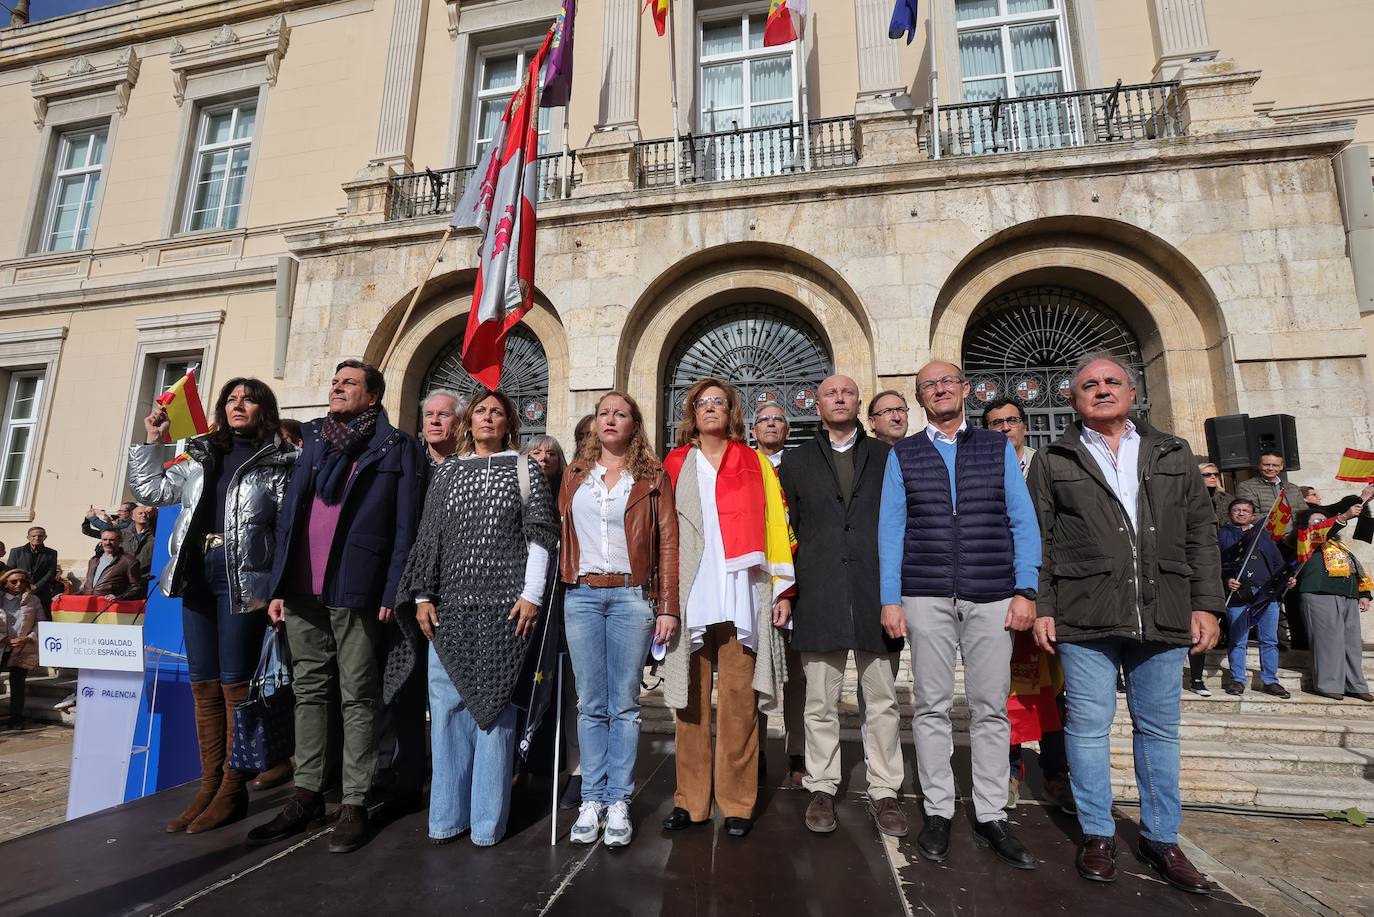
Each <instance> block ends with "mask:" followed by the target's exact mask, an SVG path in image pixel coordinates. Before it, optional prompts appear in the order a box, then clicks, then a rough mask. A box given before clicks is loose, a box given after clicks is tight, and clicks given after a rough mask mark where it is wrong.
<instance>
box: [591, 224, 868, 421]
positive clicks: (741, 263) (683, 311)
mask: <svg viewBox="0 0 1374 917" xmlns="http://www.w3.org/2000/svg"><path fill="white" fill-rule="evenodd" d="M743 302H759V303H765V304H768V305H772V306H776V307H779V308H781V309H784V310H786V311H788V312H790V313H792V314H793V315H794V316H796V317H798V318H800V319H801V320H802V321H803V322H805V323H806V324H808V325H810V326H811V327H812V328H813V329H814V330H815V331H816V332H817V333H818V334H819V335H820V337H821V339H822V340H823V341H824V342H825V344H826V346H827V347H828V348H829V350H830V353H831V356H832V357H833V359H834V361H835V371H836V372H838V373H844V374H845V375H848V376H852V377H853V378H854V379H855V380H856V381H857V382H858V383H859V386H860V388H861V389H862V390H863V391H864V392H865V393H872V392H873V391H875V390H876V384H877V374H876V370H875V363H874V356H873V342H872V335H871V333H870V330H869V323H868V319H867V316H866V314H865V313H864V311H863V309H862V307H861V306H860V304H859V299H858V296H857V295H856V294H855V293H854V291H853V289H852V288H851V287H850V286H849V285H848V284H847V283H846V282H845V281H844V280H843V279H842V278H841V277H840V276H839V275H838V273H836V272H835V271H834V270H832V269H831V268H830V267H829V266H828V265H826V264H824V263H823V262H821V261H819V260H818V259H816V258H814V257H812V256H810V255H807V254H806V253H804V252H801V251H798V250H796V249H793V248H790V247H788V246H782V245H774V244H769V243H744V244H734V245H728V246H719V247H717V248H713V249H708V250H707V251H703V252H698V253H697V254H695V255H693V256H691V257H689V258H686V259H684V260H683V261H681V262H679V263H678V264H676V265H674V266H673V267H672V268H670V269H669V270H667V271H665V272H664V273H663V274H661V275H660V276H659V277H658V278H656V279H655V280H654V281H653V282H652V283H650V284H649V286H648V287H647V288H646V289H645V291H644V293H643V294H642V295H641V296H640V298H639V300H638V301H637V302H636V303H635V305H634V307H633V308H632V309H631V310H630V315H629V317H628V318H627V320H626V322H625V325H624V329H623V331H622V334H621V338H620V347H619V352H618V355H617V360H616V368H617V373H616V378H617V384H618V385H619V386H620V387H622V388H624V389H625V390H626V391H628V392H630V393H632V394H634V395H635V397H636V399H637V400H638V401H639V402H640V407H641V409H642V410H643V413H644V423H645V427H646V429H648V430H651V431H655V436H654V439H655V441H656V442H657V441H658V440H661V439H662V436H661V434H660V433H659V431H660V430H661V427H662V420H663V418H662V417H661V416H660V414H661V412H662V405H661V403H660V402H661V398H660V395H661V394H662V392H663V390H664V372H665V369H666V367H667V362H668V358H669V355H670V353H671V352H672V350H673V348H674V346H675V345H676V344H677V342H678V340H679V339H680V338H681V336H682V335H683V334H684V333H685V332H686V331H687V330H688V329H689V328H691V327H692V325H693V324H695V323H696V321H697V320H698V319H700V318H701V317H702V316H704V315H706V314H707V313H708V312H710V311H712V310H713V309H716V308H719V307H721V306H726V305H734V304H736V303H743ZM658 445H660V446H663V445H666V443H662V442H658Z"/></svg>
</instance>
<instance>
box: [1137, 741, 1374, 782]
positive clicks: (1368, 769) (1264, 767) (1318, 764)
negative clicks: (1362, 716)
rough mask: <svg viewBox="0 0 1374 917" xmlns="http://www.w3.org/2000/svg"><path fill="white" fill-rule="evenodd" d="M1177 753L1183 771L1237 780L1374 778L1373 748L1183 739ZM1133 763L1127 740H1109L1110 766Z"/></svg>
mask: <svg viewBox="0 0 1374 917" xmlns="http://www.w3.org/2000/svg"><path fill="white" fill-rule="evenodd" d="M1181 751H1182V757H1181V767H1182V770H1184V771H1194V772H1197V771H1202V772H1206V773H1228V774H1231V775H1234V776H1238V777H1241V778H1246V777H1248V776H1249V775H1252V774H1289V775H1292V776H1293V777H1295V778H1297V779H1299V780H1302V779H1305V778H1306V777H1352V778H1360V779H1369V778H1370V777H1374V746H1371V747H1365V748H1360V747H1354V748H1342V747H1333V746H1314V745H1281V744H1277V743H1269V742H1235V741H1222V742H1213V741H1205V740H1198V739H1185V740H1184V741H1183V742H1182V743H1181ZM1134 761H1135V758H1134V755H1133V752H1132V748H1131V740H1130V738H1126V737H1122V738H1114V739H1112V764H1113V766H1114V767H1121V768H1125V769H1128V770H1129V769H1132V768H1133V767H1134Z"/></svg>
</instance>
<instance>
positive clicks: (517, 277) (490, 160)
mask: <svg viewBox="0 0 1374 917" xmlns="http://www.w3.org/2000/svg"><path fill="white" fill-rule="evenodd" d="M552 37H553V32H552V31H550V33H549V34H548V35H547V36H545V38H544V44H543V45H541V46H540V48H539V51H538V53H536V54H535V55H534V57H533V58H531V60H530V64H529V68H528V69H527V70H526V71H525V78H524V80H523V81H522V82H521V84H520V89H519V91H518V92H516V94H515V95H514V96H513V97H512V98H511V100H510V104H509V105H507V106H506V112H505V114H504V115H502V116H501V124H500V127H499V128H498V130H497V133H496V137H494V138H493V139H492V142H491V146H489V147H488V148H487V152H486V154H485V155H483V157H482V161H481V162H480V163H479V164H478V165H477V168H476V170H475V171H474V173H473V175H472V177H471V178H470V179H469V180H468V185H467V188H466V189H464V191H463V197H462V199H461V200H460V201H459V202H458V206H457V207H455V208H454V210H453V219H452V220H451V221H450V222H451V223H452V224H453V225H454V226H456V227H463V226H472V227H476V228H477V229H479V230H481V233H482V246H481V260H480V262H479V263H478V266H477V284H476V286H475V287H474V288H473V291H472V308H471V309H470V310H469V311H468V327H467V335H466V336H465V337H464V339H463V369H465V370H467V372H468V375H470V376H472V378H474V379H476V380H477V381H478V382H480V383H482V384H483V385H485V386H486V387H487V388H490V389H494V388H496V387H497V386H498V385H500V382H501V361H502V358H503V357H504V356H505V349H506V333H507V332H508V331H510V329H511V328H512V327H514V326H515V325H516V324H518V323H519V322H520V319H522V318H523V317H524V316H525V313H526V312H528V311H529V308H530V304H531V302H532V301H533V296H534V204H535V198H536V196H537V189H538V186H539V163H538V161H537V160H538V157H539V71H540V69H541V68H542V67H543V65H544V58H545V56H546V55H547V54H548V52H549V41H550V39H551V38H552Z"/></svg>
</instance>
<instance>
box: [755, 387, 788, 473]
mask: <svg viewBox="0 0 1374 917" xmlns="http://www.w3.org/2000/svg"><path fill="white" fill-rule="evenodd" d="M788 432H789V427H788V425H787V412H786V411H784V410H783V409H782V405H780V404H778V403H777V402H776V401H765V402H764V403H763V404H761V405H759V406H758V410H756V411H755V412H754V442H755V443H756V444H758V449H759V451H760V452H762V453H763V454H764V455H766V456H768V461H770V462H772V463H773V467H774V468H777V467H778V465H779V464H780V463H781V462H782V454H783V452H784V449H785V447H786V445H787V434H788Z"/></svg>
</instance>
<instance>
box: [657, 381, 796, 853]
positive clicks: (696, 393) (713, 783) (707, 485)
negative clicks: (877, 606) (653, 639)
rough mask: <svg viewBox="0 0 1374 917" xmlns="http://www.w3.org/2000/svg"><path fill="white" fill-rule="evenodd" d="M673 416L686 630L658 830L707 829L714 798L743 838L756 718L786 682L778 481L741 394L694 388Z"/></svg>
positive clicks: (749, 815) (670, 695)
mask: <svg viewBox="0 0 1374 917" xmlns="http://www.w3.org/2000/svg"><path fill="white" fill-rule="evenodd" d="M682 410H683V416H682V422H681V424H679V426H678V431H677V442H678V447H677V448H676V449H674V450H673V451H672V452H670V453H669V454H668V457H667V458H666V459H664V462H663V467H664V469H665V470H666V471H667V473H668V477H669V478H670V479H671V480H672V482H673V489H674V493H675V494H676V501H675V502H676V506H677V518H678V556H679V558H680V565H679V571H678V583H679V586H678V592H679V602H680V604H681V607H682V619H683V625H684V626H683V629H682V631H680V632H679V634H678V635H677V636H676V637H675V638H674V639H673V640H672V641H671V642H670V644H669V646H668V652H667V658H666V660H665V663H664V667H663V679H664V683H663V696H664V700H665V702H666V703H667V705H668V706H669V707H672V708H674V709H675V710H676V711H677V755H676V758H677V792H676V794H675V796H674V808H673V810H672V812H671V813H669V815H668V818H667V819H665V820H664V822H663V827H664V828H666V829H667V830H669V831H679V830H682V829H684V828H687V827H689V826H691V825H693V824H701V823H703V822H705V821H706V820H708V819H709V818H710V817H711V807H712V800H713V797H714V801H715V803H716V804H717V805H719V807H720V811H721V815H722V816H723V817H724V819H725V831H726V834H728V835H729V836H730V837H744V836H745V835H747V834H748V833H749V830H750V829H751V828H752V827H753V824H754V805H755V803H756V802H757V800H758V758H759V716H758V709H759V708H762V709H763V710H764V712H771V711H774V710H778V709H779V705H780V703H781V701H782V688H783V682H784V681H785V680H786V678H787V664H786V662H785V661H784V654H785V647H784V645H783V640H782V635H781V633H780V632H779V631H778V629H777V628H778V627H779V626H781V625H783V624H785V623H786V620H787V611H786V609H785V608H783V607H778V608H776V609H775V603H776V601H777V599H778V598H779V597H781V596H782V594H783V593H784V592H786V591H787V590H788V589H790V588H791V587H792V584H793V582H794V580H793V571H792V551H791V545H790V541H791V533H790V531H789V529H788V526H787V512H786V509H785V507H784V505H783V500H782V487H781V485H780V484H779V483H778V477H777V472H776V471H774V470H773V465H772V463H771V462H769V461H768V457H767V456H765V455H763V454H762V453H760V452H756V451H755V450H753V449H751V448H749V447H748V446H747V445H745V444H744V412H743V408H742V405H741V403H740V396H739V392H738V391H736V390H735V388H734V387H733V386H731V385H730V384H729V383H727V382H723V381H722V380H720V379H702V380H700V381H699V382H697V383H695V384H694V385H693V386H692V387H691V388H690V389H689V390H688V392H687V399H686V403H685V404H684V405H683V409H682ZM713 673H715V674H716V675H717V684H716V689H717V701H716V704H717V710H716V727H717V728H716V742H715V754H714V757H715V763H714V768H713V766H712V749H711V679H712V674H713ZM713 771H714V775H713Z"/></svg>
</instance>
